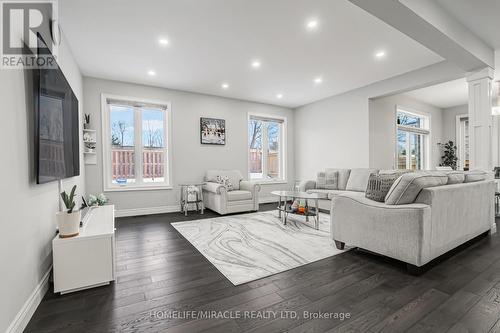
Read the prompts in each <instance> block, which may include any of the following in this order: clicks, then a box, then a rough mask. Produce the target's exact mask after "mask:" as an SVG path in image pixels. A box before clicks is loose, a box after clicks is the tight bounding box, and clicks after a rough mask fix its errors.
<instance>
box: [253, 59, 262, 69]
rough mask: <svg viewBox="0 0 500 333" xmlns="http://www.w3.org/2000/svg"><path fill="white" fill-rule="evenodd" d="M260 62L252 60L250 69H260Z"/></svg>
mask: <svg viewBox="0 0 500 333" xmlns="http://www.w3.org/2000/svg"><path fill="white" fill-rule="evenodd" d="M260 65H261V64H260V61H259V60H254V61H252V67H253V68H260Z"/></svg>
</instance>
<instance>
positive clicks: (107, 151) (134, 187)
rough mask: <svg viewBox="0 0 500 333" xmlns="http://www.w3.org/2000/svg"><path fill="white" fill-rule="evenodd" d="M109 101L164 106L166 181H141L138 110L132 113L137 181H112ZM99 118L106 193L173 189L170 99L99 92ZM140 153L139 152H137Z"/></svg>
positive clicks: (140, 142) (140, 131)
mask: <svg viewBox="0 0 500 333" xmlns="http://www.w3.org/2000/svg"><path fill="white" fill-rule="evenodd" d="M109 100H118V101H123V102H130V103H137V104H141V103H142V104H154V105H161V106H164V107H165V113H166V115H165V117H163V118H164V129H165V131H164V135H165V136H164V138H163V139H164V142H165V143H166V144H165V147H164V149H165V150H166V151H167V152H166V154H165V159H166V160H165V162H164V163H165V164H164V165H165V175H164V178H165V181H164V182H161V183H155V182H143V181H142V175H143V170H142V149H143V147H142V118H141V117H140V116H139V113H138V112H134V131H135V133H134V138H135V139H134V146H135V161H134V164H135V167H136V169H135V175H136V181H135V182H134V183H128V184H123V185H122V184H114V183H113V182H112V177H111V165H112V161H111V144H110V142H111V126H110V125H111V124H110V108H109V105H110V104H109V103H108V101H109ZM101 119H102V138H101V147H102V161H103V168H102V174H103V184H104V191H105V192H113V191H144V190H161V189H164V190H171V189H172V108H171V104H170V102H167V101H161V100H152V99H144V98H138V97H130V96H118V95H112V94H101ZM138 152H140V153H138Z"/></svg>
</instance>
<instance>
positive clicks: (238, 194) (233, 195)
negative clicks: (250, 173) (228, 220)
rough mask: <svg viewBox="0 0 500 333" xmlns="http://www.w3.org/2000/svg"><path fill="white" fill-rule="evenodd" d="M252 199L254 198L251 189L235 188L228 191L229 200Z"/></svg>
mask: <svg viewBox="0 0 500 333" xmlns="http://www.w3.org/2000/svg"><path fill="white" fill-rule="evenodd" d="M251 199H252V192H250V191H242V190H234V191H229V192H227V200H228V201H241V200H251Z"/></svg>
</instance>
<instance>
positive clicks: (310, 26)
mask: <svg viewBox="0 0 500 333" xmlns="http://www.w3.org/2000/svg"><path fill="white" fill-rule="evenodd" d="M306 27H307V29H309V30H314V29H316V28H317V27H318V21H317V20H310V21H308V22H307V24H306Z"/></svg>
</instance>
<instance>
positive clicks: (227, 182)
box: [217, 176, 233, 191]
mask: <svg viewBox="0 0 500 333" xmlns="http://www.w3.org/2000/svg"><path fill="white" fill-rule="evenodd" d="M217 183H219V184H221V185H222V186H224V187H225V188H226V190H228V191H232V190H233V184H232V183H231V180H229V177H228V176H217Z"/></svg>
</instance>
